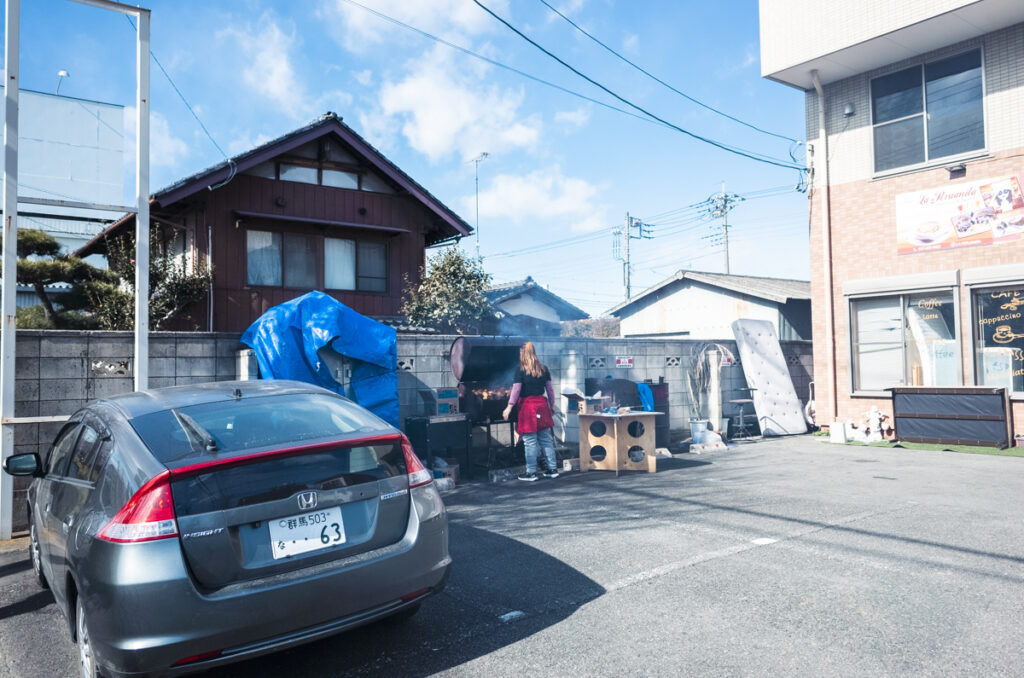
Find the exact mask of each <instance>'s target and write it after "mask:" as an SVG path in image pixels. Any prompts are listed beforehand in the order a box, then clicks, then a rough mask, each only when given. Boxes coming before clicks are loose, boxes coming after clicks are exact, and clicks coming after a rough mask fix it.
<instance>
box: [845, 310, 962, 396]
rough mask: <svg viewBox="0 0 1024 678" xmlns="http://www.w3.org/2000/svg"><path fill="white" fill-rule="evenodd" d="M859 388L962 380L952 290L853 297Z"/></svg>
mask: <svg viewBox="0 0 1024 678" xmlns="http://www.w3.org/2000/svg"><path fill="white" fill-rule="evenodd" d="M850 322H851V324H850V327H851V335H850V336H851V345H852V350H853V363H852V364H853V388H854V391H881V390H883V389H886V388H890V387H892V386H904V385H910V386H956V385H958V384H960V351H959V349H958V345H959V342H958V339H957V334H956V309H955V300H954V296H953V292H952V291H951V290H947V291H941V292H927V293H918V294H901V295H893V296H886V297H875V298H863V299H853V300H851V301H850Z"/></svg>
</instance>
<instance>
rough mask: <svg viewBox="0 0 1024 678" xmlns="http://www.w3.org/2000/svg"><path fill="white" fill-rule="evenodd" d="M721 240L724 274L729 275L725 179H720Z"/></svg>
mask: <svg viewBox="0 0 1024 678" xmlns="http://www.w3.org/2000/svg"><path fill="white" fill-rule="evenodd" d="M722 242H723V243H724V244H725V274H726V275H729V199H728V198H727V197H726V195H725V181H724V180H723V181H722Z"/></svg>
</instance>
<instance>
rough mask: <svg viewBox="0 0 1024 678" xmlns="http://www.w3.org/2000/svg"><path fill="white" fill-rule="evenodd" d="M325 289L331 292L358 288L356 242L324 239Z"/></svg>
mask: <svg viewBox="0 0 1024 678" xmlns="http://www.w3.org/2000/svg"><path fill="white" fill-rule="evenodd" d="M324 287H325V288H327V289H329V290H354V289H355V288H356V241H355V240H343V239H341V238H324Z"/></svg>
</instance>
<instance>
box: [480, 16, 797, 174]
mask: <svg viewBox="0 0 1024 678" xmlns="http://www.w3.org/2000/svg"><path fill="white" fill-rule="evenodd" d="M473 2H474V4H476V5H477V6H479V7H480V9H482V10H484V11H485V12H487V13H488V14H490V15H491V16H492V17H494V18H495V19H497V20H498V21H500V22H501V23H502V24H504V25H505V26H506V27H507V28H508V29H509V30H511V31H512V32H513V33H515V34H516V35H518V36H519V37H521V38H522V39H523V40H526V41H527V42H529V43H530V44H531V45H533V46H534V47H536V48H537V49H539V50H540V51H542V52H544V53H545V54H547V55H548V56H549V57H551V58H552V59H554V60H555V61H557V62H558V63H560V64H562V65H563V66H565V67H566V68H568V69H569V70H570V71H572V72H573V73H575V74H576V75H578V76H580V77H581V78H583V79H584V80H586V81H587V82H589V83H590V84H592V85H594V86H595V87H597V88H599V89H601V90H603V91H604V92H606V93H607V94H610V95H611V96H613V97H615V98H616V99H618V100H619V101H621V102H622V103H624V104H626V105H627V106H629V107H630V108H634V109H636V110H638V111H640V112H641V113H643V114H644V115H647V116H650V117H651V118H653V119H654V120H657V121H658V122H660V123H661V124H663V125H667V126H668V127H671V128H672V129H674V130H676V131H678V132H681V133H683V134H685V135H687V136H689V137H691V138H693V139H696V140H697V141H702V142H704V143H706V144H710V145H711V146H714V147H716V148H720V149H722V150H723V151H728V152H730V153H734V154H736V155H739V156H742V157H745V158H749V159H750V160H756V161H757V162H763V163H765V164H768V165H775V166H776V167H782V168H785V169H792V170H800V171H803V170H804V168H803V167H800V166H799V165H796V164H794V163H787V162H783V161H779V160H772V159H769V158H767V157H758V156H759V155H760V154H757V153H754V152H751V151H746V150H743V149H739V148H737V147H733V146H729V145H727V144H724V143H722V142H719V141H715V140H713V139H709V138H708V137H703V136H701V135H699V134H695V133H694V132H691V131H689V130H686V129H683V128H682V127H680V126H679V125H675V124H673V123H671V122H669V121H667V120H665V119H663V118H660V117H658V116H657V115H655V114H654V113H651V112H650V111H648V110H647V109H645V108H643V107H642V106H638V105H637V104H634V103H633V102H632V101H630V100H628V99H626V98H625V97H623V96H620V95H619V94H616V93H615V92H613V91H612V90H610V89H608V88H607V87H605V86H604V85H602V84H601V83H599V82H597V81H596V80H594V79H593V78H591V77H590V76H588V75H586V74H584V73H583V72H582V71H580V70H579V69H577V68H574V67H573V66H571V65H569V64H568V63H567V62H565V61H564V60H562V59H561V58H559V57H558V56H557V55H555V54H554V53H552V52H551V51H549V50H548V49H546V48H544V47H543V46H542V45H540V44H539V43H537V42H535V41H534V40H533V39H532V38H530V37H529V36H528V35H526V34H525V33H523V32H522V31H520V30H519V29H518V28H516V27H515V26H513V25H512V24H510V23H509V22H508V21H506V20H505V19H503V18H501V17H500V16H498V15H497V14H495V13H494V12H493V11H492V10H491V9H490V8H488V7H487V6H486V5H484V4H483V3H482V2H480V0H473Z"/></svg>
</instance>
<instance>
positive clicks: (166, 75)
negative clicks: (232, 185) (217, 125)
mask: <svg viewBox="0 0 1024 678" xmlns="http://www.w3.org/2000/svg"><path fill="white" fill-rule="evenodd" d="M124 18H125V19H127V20H128V23H129V24H131V27H132V30H134V31H136V32H138V30H139V29H138V28H136V26H135V22H134V21H132V18H131V17H130V16H128V15H127V14H125V15H124ZM149 56H151V57H153V63H155V64H156V65H157V68H159V69H160V72H161V73H163V74H164V77H165V78H167V82H169V83H170V84H171V87H172V88H173V89H174V91H175V92H177V94H178V97H179V98H180V99H181V101H182V103H184V104H185V108H187V109H188V112H189V113H191V114H192V117H193V118H195V119H196V122H198V123H199V127H200V128H202V130H203V133H204V134H206V137H207V138H208V139H209V140H210V142H211V143H212V144H213V145H214V146H215V147H216V148H217V150H218V151H220V154H221V155H223V156H224V159H225V160H227V161H228V162H231V158H229V157H228V154H227V153H225V152H224V149H223V148H221V147H220V144H218V143H217V140H216V139H214V138H213V135H212V134H210V130H208V129H206V125H204V124H203V121H202V120H200V119H199V114H198V113H196V111H195V109H194V108H192V104H190V103H189V102H188V99H186V98H185V95H184V94H182V93H181V90H180V89H178V86H177V85H176V84H174V80H173V79H171V76H170V74H169V73H168V72H167V69H166V68H164V65H163V64H162V63H160V60H159V59H157V58H156V54H154V53H153V50H149ZM233 172H234V163H232V173H233Z"/></svg>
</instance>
